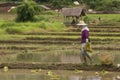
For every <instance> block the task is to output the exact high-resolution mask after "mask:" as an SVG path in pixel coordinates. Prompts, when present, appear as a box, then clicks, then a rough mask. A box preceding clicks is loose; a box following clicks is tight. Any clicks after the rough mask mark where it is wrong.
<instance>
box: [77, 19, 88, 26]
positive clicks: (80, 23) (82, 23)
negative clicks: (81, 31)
mask: <svg viewBox="0 0 120 80" xmlns="http://www.w3.org/2000/svg"><path fill="white" fill-rule="evenodd" d="M77 25H78V26H80V25H87V24H86V23H85V22H84V21H82V20H81V21H79V23H78V24H77Z"/></svg>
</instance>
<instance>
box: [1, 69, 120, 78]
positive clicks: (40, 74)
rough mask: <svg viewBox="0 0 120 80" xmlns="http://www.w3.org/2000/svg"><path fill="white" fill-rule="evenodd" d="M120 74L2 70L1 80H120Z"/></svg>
mask: <svg viewBox="0 0 120 80" xmlns="http://www.w3.org/2000/svg"><path fill="white" fill-rule="evenodd" d="M119 79H120V72H108V71H96V72H95V71H83V70H72V71H68V70H41V69H36V70H32V69H26V70H25V69H20V70H19V69H11V70H8V71H6V72H4V71H3V70H2V69H1V70H0V80H119Z"/></svg>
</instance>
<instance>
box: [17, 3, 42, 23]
mask: <svg viewBox="0 0 120 80" xmlns="http://www.w3.org/2000/svg"><path fill="white" fill-rule="evenodd" d="M40 11H41V9H40V7H39V6H38V5H37V4H36V3H35V2H34V1H24V2H23V3H22V4H21V5H20V6H18V7H17V21H20V22H25V21H34V16H35V15H36V14H38V13H39V12H40Z"/></svg>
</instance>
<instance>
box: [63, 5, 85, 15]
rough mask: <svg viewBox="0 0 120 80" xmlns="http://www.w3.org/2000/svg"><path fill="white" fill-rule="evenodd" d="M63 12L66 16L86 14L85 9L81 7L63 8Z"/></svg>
mask: <svg viewBox="0 0 120 80" xmlns="http://www.w3.org/2000/svg"><path fill="white" fill-rule="evenodd" d="M62 14H63V15H64V16H76V17H79V16H85V15H86V14H85V11H84V9H83V8H81V7H77V8H62Z"/></svg>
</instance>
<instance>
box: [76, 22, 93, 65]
mask: <svg viewBox="0 0 120 80" xmlns="http://www.w3.org/2000/svg"><path fill="white" fill-rule="evenodd" d="M77 25H78V26H79V27H80V28H81V32H82V34H81V53H82V56H83V59H84V63H85V64H86V63H87V58H88V59H89V60H90V63H92V59H91V57H90V56H89V54H88V51H87V50H86V49H85V47H86V45H87V44H88V41H89V40H88V39H89V28H88V27H87V24H86V23H85V22H84V21H80V22H79V23H78V24H77Z"/></svg>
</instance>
